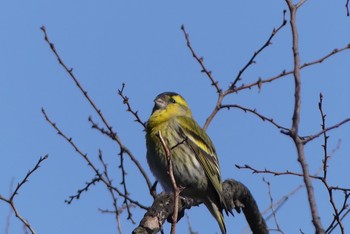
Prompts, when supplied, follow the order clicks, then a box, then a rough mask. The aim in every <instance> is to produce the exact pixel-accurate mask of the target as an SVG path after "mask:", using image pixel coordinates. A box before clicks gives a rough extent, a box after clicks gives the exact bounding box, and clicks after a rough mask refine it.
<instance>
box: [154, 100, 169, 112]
mask: <svg viewBox="0 0 350 234" xmlns="http://www.w3.org/2000/svg"><path fill="white" fill-rule="evenodd" d="M166 106H167V102H166V101H165V100H164V98H161V97H157V98H156V99H155V100H154V108H153V110H159V109H164V108H165V107H166Z"/></svg>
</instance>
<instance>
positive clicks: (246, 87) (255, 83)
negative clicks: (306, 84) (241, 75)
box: [235, 44, 350, 92]
mask: <svg viewBox="0 0 350 234" xmlns="http://www.w3.org/2000/svg"><path fill="white" fill-rule="evenodd" d="M348 49H350V44H347V45H346V46H344V47H342V48H340V49H333V50H332V51H331V52H329V53H327V54H326V55H324V56H322V57H321V58H319V59H316V60H313V61H310V62H306V63H304V64H303V65H301V66H300V70H302V69H304V68H307V67H310V66H312V65H315V64H319V63H322V62H324V61H325V60H327V59H328V58H330V57H332V56H333V55H336V54H338V53H341V52H343V51H345V50H348ZM291 74H293V70H289V71H286V70H284V71H282V72H281V73H279V74H277V75H275V76H273V77H270V78H266V79H262V78H259V79H258V80H257V81H255V82H253V83H250V84H246V85H242V86H239V87H237V88H236V90H235V92H238V91H241V90H244V89H251V88H252V87H255V86H257V87H258V88H259V89H260V88H261V86H262V85H263V84H265V83H271V82H272V81H274V80H277V79H280V78H283V77H285V76H288V75H291Z"/></svg>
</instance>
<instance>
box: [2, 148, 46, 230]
mask: <svg viewBox="0 0 350 234" xmlns="http://www.w3.org/2000/svg"><path fill="white" fill-rule="evenodd" d="M48 157H49V156H48V155H45V156H44V157H40V158H39V161H38V162H37V163H36V164H35V166H34V168H33V169H31V170H29V172H28V173H27V174H26V176H25V177H24V179H23V180H22V181H21V182H19V183H18V184H17V186H16V188H15V190H14V192H13V193H12V195H11V196H10V198H8V199H7V198H5V197H3V196H2V195H1V194H0V200H2V201H4V202H6V203H8V204H9V205H10V207H11V209H12V210H13V212H14V213H15V215H16V217H17V218H18V219H19V220H20V221H21V222H22V223H23V225H24V226H25V227H26V228H27V229H28V230H29V231H30V232H31V233H32V234H35V233H36V232H35V230H34V228H33V227H32V225H31V224H30V223H29V222H28V221H27V220H26V219H25V218H24V217H23V216H22V215H21V214H20V213H19V211H18V210H17V208H16V206H15V202H14V199H15V196H16V195H18V191H19V190H20V189H21V188H22V186H23V185H24V184H25V183H27V182H28V179H29V177H30V176H31V175H32V174H33V173H34V172H35V171H36V170H38V169H39V167H40V164H41V163H42V162H43V161H44V160H46V159H48Z"/></svg>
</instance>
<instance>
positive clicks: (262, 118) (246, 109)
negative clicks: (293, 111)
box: [220, 104, 289, 132]
mask: <svg viewBox="0 0 350 234" xmlns="http://www.w3.org/2000/svg"><path fill="white" fill-rule="evenodd" d="M220 108H221V109H223V108H227V109H230V108H237V109H241V110H243V111H244V112H249V113H252V114H254V115H256V116H258V117H259V118H260V119H261V120H262V121H267V122H269V123H271V124H272V125H274V126H275V127H276V128H278V129H282V130H284V131H287V132H288V131H289V129H288V128H286V127H283V126H282V125H279V124H277V123H276V122H275V121H274V119H272V118H268V117H266V116H264V115H262V114H260V113H258V112H257V110H256V109H250V108H246V107H243V106H240V105H237V104H232V105H221V107H220Z"/></svg>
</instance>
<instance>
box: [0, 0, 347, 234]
mask: <svg viewBox="0 0 350 234" xmlns="http://www.w3.org/2000/svg"><path fill="white" fill-rule="evenodd" d="M344 5H345V0H344V1H326V0H322V1H308V2H307V3H305V4H304V5H303V7H302V8H301V9H300V10H299V12H298V13H299V14H298V26H299V37H300V51H301V52H300V55H301V62H302V63H304V62H308V61H313V60H315V59H318V58H320V57H322V56H324V55H325V54H327V53H329V52H330V51H332V50H333V49H335V48H341V47H344V46H346V45H347V44H348V43H349V42H350V30H349V28H350V18H349V17H347V16H346V9H345V7H344ZM284 9H287V6H286V4H285V3H284V1H235V2H229V1H225V2H221V3H212V2H209V1H191V2H187V1H177V2H176V3H164V2H161V1H153V2H147V3H146V2H138V1H117V0H115V1H103V2H101V1H100V2H98V3H97V2H96V1H80V0H77V1H66V0H62V1H50V2H48V1H43V0H41V1H40V0H34V1H30V2H28V1H6V2H5V1H3V2H1V3H0V25H1V32H2V33H1V39H0V42H1V43H0V51H1V53H0V64H1V68H0V105H1V115H0V122H1V123H2V127H1V134H0V162H1V163H0V178H1V180H0V194H1V195H4V196H7V195H8V194H9V193H10V190H11V181H13V184H14V185H16V184H17V183H18V182H19V181H20V180H22V178H23V177H24V176H25V174H26V173H27V172H28V170H29V169H31V168H32V167H33V166H34V165H35V164H36V162H37V160H38V159H39V157H40V156H44V155H45V154H49V158H48V159H47V160H46V161H44V162H43V163H42V166H41V168H40V169H39V170H38V171H36V172H35V173H34V174H33V175H32V176H31V177H30V179H29V182H28V183H26V184H25V185H24V186H23V187H22V188H21V190H20V191H19V194H18V196H17V197H16V199H15V202H16V205H17V208H18V209H19V211H20V212H21V214H22V215H23V216H24V217H25V218H27V219H28V220H29V222H30V223H31V224H32V225H33V227H34V229H35V230H36V231H37V233H53V234H55V233H87V234H89V233H91V234H93V233H116V232H117V228H116V222H115V219H114V216H112V215H107V214H101V213H100V212H99V211H98V208H102V209H105V208H111V207H112V201H111V199H110V196H109V194H108V192H107V190H106V189H105V188H104V187H103V186H102V185H97V186H95V187H92V188H91V189H90V190H89V192H88V193H85V194H83V195H82V197H81V198H80V199H79V200H78V201H75V202H73V204H71V205H67V204H65V203H64V200H65V199H67V198H68V197H69V196H70V195H73V194H75V192H76V191H77V189H79V188H82V187H83V186H84V184H85V182H86V181H89V180H90V179H91V178H93V176H94V173H93V172H92V171H91V169H90V168H89V167H88V166H87V165H86V163H85V162H84V161H83V160H82V159H81V158H80V157H79V156H78V155H77V154H76V153H75V152H74V150H73V149H72V148H71V147H70V146H69V145H68V144H67V142H65V141H64V140H63V139H62V138H60V137H59V136H58V135H57V134H56V132H55V131H54V130H53V129H52V128H51V127H50V126H49V125H48V124H47V122H45V120H44V117H43V115H42V113H41V108H42V107H44V108H45V110H46V112H47V114H48V115H49V116H50V117H51V118H52V120H53V121H54V122H56V123H57V124H58V125H59V126H60V127H61V128H62V130H63V131H65V133H66V134H67V135H69V136H71V137H73V140H74V141H75V143H76V144H77V145H78V146H79V147H80V148H81V149H82V150H83V151H84V152H86V153H88V155H89V156H90V158H91V159H92V160H93V161H94V162H96V163H97V162H98V159H97V156H98V150H99V149H101V150H102V151H103V155H104V157H105V159H106V160H107V161H108V163H109V167H110V171H111V174H113V175H114V178H113V179H114V181H115V184H118V183H119V182H120V181H121V173H120V170H119V169H118V165H119V160H118V155H117V154H118V153H119V148H118V147H117V146H116V144H114V143H113V142H112V141H111V140H109V139H107V138H106V137H104V136H102V135H101V134H99V133H98V132H97V131H95V130H92V129H91V126H90V124H89V122H88V121H87V119H88V116H90V115H91V116H92V117H93V118H94V120H96V121H99V119H98V117H97V115H96V113H94V111H93V109H92V108H91V106H89V104H88V103H87V102H86V100H85V99H84V98H83V96H82V95H81V93H80V92H79V91H78V89H77V88H76V86H75V85H74V83H73V82H72V81H71V80H70V79H69V77H68V75H67V73H66V72H65V71H64V70H63V69H62V67H60V66H59V64H58V62H57V60H56V58H55V57H54V55H53V54H52V52H51V51H50V50H49V47H48V45H47V44H46V43H45V41H44V39H43V33H42V32H41V30H40V27H41V26H42V25H45V26H46V29H47V32H48V34H49V36H50V39H51V40H52V42H54V43H55V46H56V49H57V50H58V51H59V53H60V55H61V57H62V58H63V59H64V61H65V63H66V64H67V65H68V66H69V67H73V68H74V74H75V75H76V76H77V77H78V79H79V80H80V82H81V84H82V85H83V86H84V88H85V89H86V90H87V91H88V92H89V95H90V96H91V97H92V98H93V100H94V101H95V103H96V104H97V105H98V106H99V108H100V109H101V110H102V111H103V113H104V115H105V117H106V118H107V119H108V121H109V123H110V124H111V125H112V126H113V128H114V129H115V130H116V131H117V133H118V135H119V136H120V137H121V138H122V140H123V142H124V144H125V145H126V146H127V147H128V148H129V149H131V150H132V152H133V153H134V155H136V157H137V159H138V160H139V161H140V163H141V164H142V165H144V168H145V169H146V170H147V172H148V173H149V175H150V177H151V178H152V180H153V177H152V176H151V173H150V172H149V169H148V166H147V163H146V160H145V152H146V149H145V142H144V132H143V131H142V128H141V126H140V125H138V124H137V123H135V122H134V121H133V117H132V116H131V115H130V114H129V113H127V112H126V111H125V109H126V108H125V106H124V105H123V104H122V101H121V99H120V98H119V96H118V95H117V90H118V89H120V88H121V85H122V83H126V88H125V93H126V95H127V96H128V97H129V98H130V102H131V104H132V106H133V108H134V109H135V110H138V111H139V114H140V117H141V118H142V119H143V120H144V121H145V120H147V118H148V116H149V115H150V112H151V110H152V107H153V99H154V97H155V96H156V95H157V94H159V93H161V92H163V91H176V92H179V93H181V94H182V95H183V96H184V97H185V98H186V99H187V101H188V103H189V105H190V106H191V108H192V111H193V114H194V117H195V118H196V119H197V121H198V122H199V123H200V124H201V125H203V124H204V121H205V119H206V118H207V117H208V115H209V114H210V113H211V111H212V110H213V108H214V106H215V102H216V97H217V96H216V93H215V89H214V88H213V87H212V86H210V82H209V80H208V79H207V77H206V76H205V75H204V74H202V73H201V72H200V66H199V64H198V63H197V62H196V61H195V60H194V59H193V58H192V56H191V54H190V52H189V50H188V48H187V47H186V43H185V39H184V36H183V33H182V31H181V30H180V27H181V25H182V24H184V25H185V27H186V30H187V32H188V33H189V35H190V40H191V43H192V45H193V47H194V49H195V50H196V52H197V54H198V55H199V56H203V57H204V62H205V64H206V66H207V68H208V69H210V70H212V72H213V76H214V77H215V79H216V80H218V81H219V85H220V86H221V87H222V88H223V89H226V88H227V87H228V86H229V84H230V82H232V81H233V79H234V77H235V76H236V74H237V73H238V71H239V70H240V69H241V68H242V67H243V66H244V65H245V64H246V63H247V61H248V60H249V59H250V57H251V56H252V54H253V53H254V51H256V50H257V49H258V48H260V46H261V45H262V44H263V43H264V42H265V41H266V39H267V38H268V37H269V35H270V33H271V31H272V29H273V28H274V27H277V26H279V25H280V23H281V21H282V12H283V10H284ZM272 43H273V44H272V45H271V46H269V47H268V48H267V49H266V50H265V51H263V53H262V54H261V55H259V56H258V58H257V59H256V64H254V65H253V66H251V67H250V68H249V69H248V70H247V71H246V73H244V75H243V81H242V83H244V84H248V83H251V82H254V81H256V80H257V79H259V77H261V78H263V79H264V78H265V79H266V78H269V77H272V76H274V75H277V74H279V73H280V72H281V71H283V70H284V69H286V70H290V69H291V68H292V51H291V33H290V27H289V25H287V26H286V27H284V28H283V29H282V31H281V32H279V33H278V35H277V36H276V37H275V38H274V39H273V42H272ZM349 56H350V54H349V51H345V52H343V53H340V54H337V55H335V56H334V57H332V58H330V59H329V60H327V61H325V62H324V63H322V64H318V65H315V66H314V67H310V68H306V69H304V70H302V73H301V75H302V85H303V86H302V113H301V124H300V132H301V135H309V134H314V133H317V132H319V131H320V123H321V119H320V114H319V111H318V101H319V94H320V93H321V92H322V93H323V96H324V103H323V104H324V111H325V113H326V114H327V119H326V120H327V124H328V125H329V126H330V125H333V124H336V123H338V122H340V121H341V120H343V119H345V118H348V117H350V109H349V108H348V106H349V104H348V101H349V98H350V94H349V91H348V87H349V85H350V81H349V77H348V74H349V65H348V64H349ZM224 103H228V104H239V105H243V106H246V107H248V108H252V109H254V108H256V109H257V110H258V111H259V112H260V113H261V114H264V115H266V116H268V117H272V118H274V119H275V120H276V121H277V122H278V123H280V124H281V125H283V126H285V127H290V126H291V116H292V110H293V79H292V77H291V76H288V77H285V78H283V79H280V80H278V81H276V82H274V83H272V84H266V85H263V87H262V90H261V91H260V92H259V90H257V88H253V89H251V90H244V91H242V92H240V93H238V94H232V95H231V96H228V97H227V98H226V99H225V101H224ZM349 132H350V126H349V125H345V126H343V127H341V128H340V129H336V130H334V131H331V132H330V133H329V135H330V139H329V144H328V147H329V151H331V150H332V149H335V148H336V147H337V145H338V142H339V140H341V143H340V148H339V149H338V150H337V151H336V152H335V154H334V157H333V158H332V159H331V161H330V164H329V171H328V173H329V182H330V183H331V184H332V185H335V186H336V185H338V186H341V187H347V188H349V187H350V182H349V180H345V179H344V178H349V176H350V174H349V172H348V165H349V163H350V159H349V153H350V134H349ZM208 134H209V135H210V136H211V138H212V140H213V141H214V143H215V145H216V148H217V152H218V155H219V158H220V164H221V170H222V177H223V179H226V178H234V179H236V180H239V181H241V182H242V183H244V184H245V185H246V186H248V187H249V189H250V190H251V192H252V194H253V195H254V196H255V198H256V200H257V203H258V205H259V207H260V208H261V210H264V209H266V208H267V207H268V206H269V204H270V200H269V196H268V189H267V186H266V184H265V183H264V182H263V181H262V178H263V177H264V178H265V179H266V180H269V181H270V183H271V189H272V191H271V192H272V195H273V198H274V200H278V199H279V198H281V197H283V196H284V195H286V194H288V193H289V192H290V191H292V190H293V189H294V188H295V187H297V186H298V185H299V184H301V183H302V180H301V178H298V177H291V176H284V177H274V176H270V175H256V174H251V172H250V171H245V170H238V169H236V167H235V166H234V165H235V164H239V165H243V164H248V165H250V166H252V167H255V168H257V169H265V168H267V169H270V170H276V171H285V170H290V171H296V172H300V166H299V164H298V162H297V160H296V158H297V156H296V151H295V148H294V146H293V144H292V141H291V139H289V138H288V137H287V136H285V135H282V134H280V132H279V130H278V129H276V128H275V127H273V126H272V125H271V124H269V123H266V122H262V121H261V120H260V119H259V118H258V117H256V116H253V115H251V114H246V113H244V112H242V111H240V110H236V109H232V110H230V111H227V110H223V111H221V112H220V113H219V114H218V115H217V116H216V117H215V119H214V120H213V122H212V123H211V125H210V126H209V129H208ZM322 143H323V142H322V139H321V138H320V139H317V140H315V141H313V142H311V143H309V144H308V145H307V146H306V148H305V152H306V158H307V161H308V163H309V166H310V171H311V173H313V172H316V171H317V170H318V168H319V167H320V166H321V165H322V159H323V151H322V147H321V145H322ZM126 165H127V173H128V174H127V183H128V186H129V192H130V193H131V196H132V197H133V198H134V199H136V200H140V201H141V202H142V203H143V204H146V205H149V204H150V203H151V202H152V199H151V198H150V197H149V195H148V191H147V188H146V186H144V185H143V184H142V183H140V182H139V181H140V180H142V177H141V175H140V174H139V173H138V171H137V170H136V168H135V167H134V166H133V165H132V164H131V163H130V161H129V160H126ZM314 186H315V191H316V199H317V204H318V208H319V213H320V216H321V220H322V221H323V224H324V226H325V227H327V226H328V224H329V222H330V220H331V219H332V209H331V206H330V204H329V202H328V197H327V192H326V190H325V189H324V187H323V186H322V185H321V184H320V183H319V182H314ZM158 191H160V188H158ZM336 198H337V204H338V205H339V206H340V204H341V201H342V200H341V199H342V194H341V193H339V194H337V195H336ZM118 203H119V205H121V204H122V199H119V200H118ZM9 210H10V209H9V206H7V205H6V204H5V203H2V202H1V203H0V232H3V230H5V228H6V223H7V222H6V219H7V216H8V214H9ZM132 213H133V218H134V220H135V221H136V222H139V220H140V219H141V217H142V216H143V213H144V211H142V210H139V209H134V210H133V211H132ZM187 214H188V215H189V219H190V222H191V224H192V228H193V229H194V230H195V231H198V232H199V233H215V232H218V231H219V229H218V227H217V224H216V222H215V220H214V219H213V218H212V217H211V215H210V214H209V212H208V211H207V210H206V209H205V207H203V206H201V207H198V208H193V209H191V210H190V211H189V212H187ZM277 218H278V221H279V224H280V226H281V228H282V229H283V230H284V231H285V232H286V233H297V232H298V231H299V230H303V231H304V232H305V233H312V232H313V227H312V224H311V217H310V212H309V209H308V203H307V199H306V192H305V190H304V189H302V190H300V192H298V193H297V194H296V195H294V196H292V197H291V198H290V199H289V201H288V202H287V203H286V204H285V205H284V206H283V208H282V209H281V210H280V211H279V212H278V213H277ZM121 222H122V230H123V233H130V232H131V231H132V230H133V228H134V227H135V225H134V224H132V223H131V222H130V221H128V220H126V214H123V215H122V217H121ZM349 223H350V222H349V218H347V219H346V220H345V221H344V226H345V227H346V228H347V229H349V228H350V225H349ZM226 225H227V227H228V230H229V233H243V230H244V229H245V227H246V225H247V223H246V221H245V218H244V216H243V215H242V214H238V215H235V217H228V218H226ZM268 225H269V227H270V228H274V227H275V226H274V223H273V222H272V220H270V221H269V222H268ZM169 227H170V225H169V224H166V225H165V228H166V230H168V229H169ZM178 229H179V232H178V233H186V232H187V230H188V225H187V221H186V219H182V220H181V222H180V223H179V225H178ZM22 232H23V227H22V225H21V224H20V223H19V222H18V220H16V219H15V217H14V216H13V215H12V216H11V219H10V232H9V233H22ZM166 232H167V231H166Z"/></svg>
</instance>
